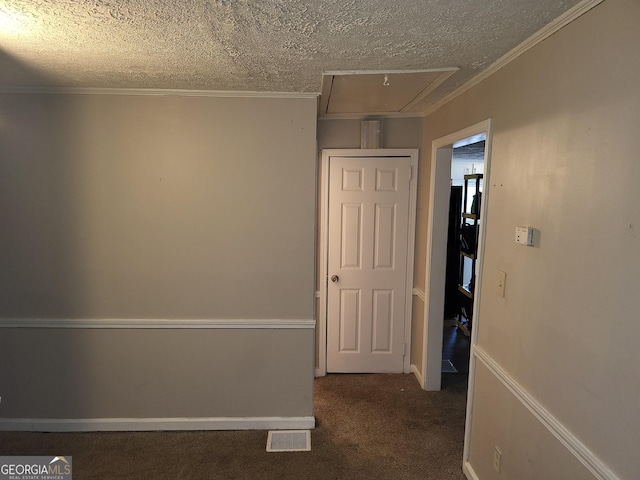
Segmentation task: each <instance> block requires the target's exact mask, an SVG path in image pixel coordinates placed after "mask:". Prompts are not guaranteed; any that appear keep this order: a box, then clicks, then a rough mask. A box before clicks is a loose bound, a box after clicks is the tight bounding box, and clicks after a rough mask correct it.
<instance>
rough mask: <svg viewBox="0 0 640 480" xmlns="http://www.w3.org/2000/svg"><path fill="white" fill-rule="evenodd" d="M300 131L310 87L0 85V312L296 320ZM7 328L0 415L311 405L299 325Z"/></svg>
mask: <svg viewBox="0 0 640 480" xmlns="http://www.w3.org/2000/svg"><path fill="white" fill-rule="evenodd" d="M315 139H316V99H315V98H289V99H285V98H280V99H273V98H271V99H270V98H203V97H176V96H164V97H162V96H127V95H59V94H0V218H1V219H2V234H0V251H2V258H3V260H2V268H0V327H1V326H2V322H3V321H5V322H6V320H7V319H18V320H20V319H34V318H38V319H45V320H46V319H63V320H65V319H89V320H91V319H173V320H176V321H177V322H180V321H181V320H183V319H206V320H210V319H232V320H233V319H269V320H274V321H276V322H279V321H282V320H284V321H286V320H292V319H301V320H304V319H308V320H311V319H313V308H314V289H315V288H314V287H315V278H314V264H315V252H314V236H315V192H314V189H313V188H309V187H310V186H313V185H314V184H315V181H316V160H315ZM178 327H179V323H178ZM18 330H19V331H18V332H14V331H13V330H12V329H8V328H3V329H0V334H1V335H2V342H3V346H2V347H1V348H0V365H1V366H2V367H0V374H1V376H2V380H0V384H1V385H2V397H3V403H2V408H3V410H0V415H9V416H16V415H24V416H29V417H34V418H35V417H39V416H47V415H51V416H55V417H57V418H65V417H67V416H68V417H72V418H75V417H78V416H82V415H90V416H98V417H100V416H110V415H116V416H117V415H124V416H126V415H134V416H135V415H144V416H149V415H151V416H153V415H156V416H165V415H168V416H171V415H180V416H187V417H188V416H194V415H195V416H198V415H206V416H220V415H228V414H241V415H243V416H269V415H272V414H273V415H276V414H277V415H281V416H288V415H298V414H299V413H300V412H302V411H304V412H306V413H305V414H306V415H311V414H312V378H313V376H312V375H313V353H312V352H313V335H312V330H307V331H302V330H300V331H296V332H289V331H288V330H286V329H281V330H273V331H267V332H266V333H265V334H264V335H262V340H263V341H264V342H265V345H263V346H262V347H259V346H256V343H259V342H258V341H257V338H258V337H260V332H261V331H260V330H251V331H248V330H238V331H235V330H233V329H231V331H226V330H220V329H212V330H205V331H201V330H199V329H196V330H190V331H189V332H183V331H180V330H171V329H169V330H166V331H162V332H156V331H154V330H140V331H134V330H127V329H124V330H103V329H99V330H95V331H90V332H88V331H77V330H74V329H62V330H56V331H54V332H49V331H40V330H38V329H31V328H28V329H18ZM49 334H51V335H49ZM49 336H50V337H51V339H52V340H51V341H52V342H53V339H54V338H55V339H56V340H55V347H54V344H47V341H46V339H47V338H49ZM14 341H15V342H14ZM43 342H44V343H45V344H44V345H43ZM159 344H160V345H164V348H158V346H157V345H159ZM94 347H95V348H94ZM20 352H23V353H20ZM24 352H31V354H32V356H30V357H29V361H28V362H24ZM15 362H19V363H20V367H19V369H17V370H16V368H17V367H15ZM87 362H89V363H88V365H87ZM114 363H115V364H117V365H119V366H120V367H121V369H125V368H130V370H127V371H124V372H122V375H123V385H122V389H120V390H119V391H115V390H114V392H112V393H110V394H109V395H106V394H105V395H104V396H102V394H101V393H100V392H103V391H104V389H105V388H107V387H106V386H113V387H114V388H115V385H116V383H117V378H116V374H115V373H114V372H111V371H109V370H108V368H109V366H110V365H112V364H114ZM288 364H296V365H297V366H296V369H299V370H297V371H296V372H292V369H291V368H289V367H288V366H287V365H288ZM10 365H12V366H11V367H9V366H10ZM43 367H46V369H43ZM78 370H80V372H81V374H80V375H79V376H78V377H76V376H75V375H74V373H75V372H76V371H78ZM44 371H47V372H48V371H52V372H58V373H59V375H62V376H64V375H70V380H69V381H68V383H66V384H63V383H61V384H60V386H59V388H58V389H57V390H56V389H55V388H54V390H53V391H52V392H51V393H50V397H51V399H53V400H52V401H51V404H50V405H41V404H40V402H42V399H41V398H40V397H41V396H42V394H41V393H38V392H36V390H32V389H30V388H25V384H27V383H28V382H30V381H32V380H37V379H39V378H40V376H41V375H42V372H44ZM303 371H306V374H303V373H302V372H303ZM165 373H167V375H166V376H165ZM176 379H181V380H180V382H177V384H176V382H175V381H174V380H176ZM76 380H77V381H76ZM200 381H204V382H205V383H206V385H204V386H199V382H200ZM69 382H70V383H69ZM176 385H179V387H178V386H176ZM258 387H259V390H260V391H259V392H257V391H256V388H258ZM109 388H110V387H109ZM163 389H165V390H166V392H167V393H166V394H164V395H163V396H162V398H157V396H158V395H157V394H158V392H159V391H161V390H163ZM225 391H226V392H227V393H224V394H222V393H221V392H225ZM126 392H129V394H130V395H134V397H135V398H133V399H130V398H128V396H127V395H125V393H126ZM191 395H194V397H193V398H189V400H188V401H187V400H185V397H190V396H191ZM216 395H217V397H216ZM72 397H73V398H80V399H84V398H86V399H87V404H83V403H82V402H81V401H80V400H78V401H75V402H71V403H68V402H67V400H68V399H69V398H72ZM107 399H110V400H113V402H111V401H107ZM78 402H80V403H78ZM72 407H73V408H72Z"/></svg>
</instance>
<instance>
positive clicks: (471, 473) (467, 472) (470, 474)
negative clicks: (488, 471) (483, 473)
mask: <svg viewBox="0 0 640 480" xmlns="http://www.w3.org/2000/svg"><path fill="white" fill-rule="evenodd" d="M462 473H464V476H465V477H467V479H468V480H480V477H479V476H478V475H476V472H475V470H474V469H473V467H472V466H471V464H470V463H469V462H464V464H463V465H462Z"/></svg>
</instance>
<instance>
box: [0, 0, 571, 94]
mask: <svg viewBox="0 0 640 480" xmlns="http://www.w3.org/2000/svg"><path fill="white" fill-rule="evenodd" d="M577 3H578V0H535V1H533V0H395V1H393V0H340V1H339V0H326V1H320V0H317V1H312V0H277V1H276V0H262V1H261V0H128V1H125V0H120V1H118V0H2V1H1V2H0V87H5V88H6V87H7V86H9V87H17V86H20V87H25V86H65V87H93V88H152V89H158V88H162V89H165V88H167V89H188V90H233V91H258V92H320V89H321V82H322V72H323V71H340V70H411V69H434V68H446V67H459V68H460V70H459V71H458V72H456V73H455V75H452V76H451V77H450V78H449V79H447V81H446V82H444V83H443V84H442V85H440V86H439V87H438V89H437V90H436V91H435V92H434V98H435V97H437V96H442V95H444V94H445V93H447V92H448V91H451V90H453V89H454V88H455V87H456V86H458V85H460V84H462V83H464V82H465V81H466V80H468V79H469V78H470V77H471V76H473V75H474V74H476V73H478V72H479V71H481V70H482V69H483V68H486V67H487V66H489V65H490V64H491V63H492V62H493V61H495V60H496V59H498V58H499V57H500V56H502V55H503V54H505V53H506V52H507V51H509V50H510V49H512V48H513V47H515V46H516V45H518V44H519V43H521V42H522V41H523V40H525V39H526V38H528V37H529V36H531V35H532V34H533V33H535V32H536V31H537V30H539V29H540V28H542V27H543V26H544V25H546V24H547V23H549V22H550V21H552V20H553V19H555V18H556V17H558V16H559V15H560V14H562V13H563V12H565V11H566V10H568V9H569V8H571V7H572V6H574V5H575V4H577Z"/></svg>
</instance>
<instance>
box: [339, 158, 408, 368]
mask: <svg viewBox="0 0 640 480" xmlns="http://www.w3.org/2000/svg"><path fill="white" fill-rule="evenodd" d="M410 177H411V158H410V157H408V156H407V157H370V158H363V157H355V158H354V157H331V162H330V165H329V208H328V229H329V232H328V257H327V274H328V278H329V280H328V286H327V371H328V372H358V373H383V372H402V371H403V365H404V359H403V356H404V352H403V349H404V345H403V344H404V338H405V332H404V329H405V309H406V301H405V299H406V294H407V288H410V287H409V286H408V285H407V245H408V241H407V240H408V234H409V211H410V208H409V199H410V192H409V186H410Z"/></svg>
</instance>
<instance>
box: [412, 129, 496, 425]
mask: <svg viewBox="0 0 640 480" xmlns="http://www.w3.org/2000/svg"><path fill="white" fill-rule="evenodd" d="M491 127H492V120H491V119H487V120H484V121H482V122H479V123H476V124H475V125H472V126H470V127H467V128H465V129H463V130H459V131H457V132H454V133H451V134H449V135H446V136H444V137H441V138H438V139H436V140H434V141H433V142H432V144H431V145H432V148H431V180H430V186H429V212H428V222H427V245H426V259H427V264H426V269H425V272H426V274H425V297H426V304H425V309H424V326H425V327H424V332H425V336H424V338H423V345H422V348H423V350H422V351H423V352H424V353H423V358H422V377H421V378H420V380H421V382H420V383H421V385H422V387H423V388H424V389H425V390H440V389H441V381H442V335H443V323H444V284H445V276H446V252H447V222H448V213H449V196H450V190H451V188H450V185H451V158H452V154H453V144H454V143H455V142H457V141H459V140H464V139H465V138H469V137H472V136H474V135H479V134H482V133H484V134H485V135H486V139H485V148H484V178H483V180H484V182H483V185H484V189H483V192H482V203H481V205H480V218H482V219H483V221H482V222H480V231H479V235H478V262H477V266H476V283H475V295H474V301H473V328H472V329H471V355H470V360H469V393H468V398H467V407H468V411H467V422H469V421H470V418H471V411H470V410H469V409H470V406H471V404H472V401H471V400H472V396H473V379H474V374H475V355H474V348H475V345H476V343H477V338H478V325H479V323H480V316H479V315H478V313H479V310H480V308H479V307H480V296H481V292H482V270H483V264H484V238H485V231H486V227H487V205H488V204H489V201H488V200H489V190H490V188H489V185H490V181H489V177H490V173H491V143H492V128H491Z"/></svg>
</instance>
